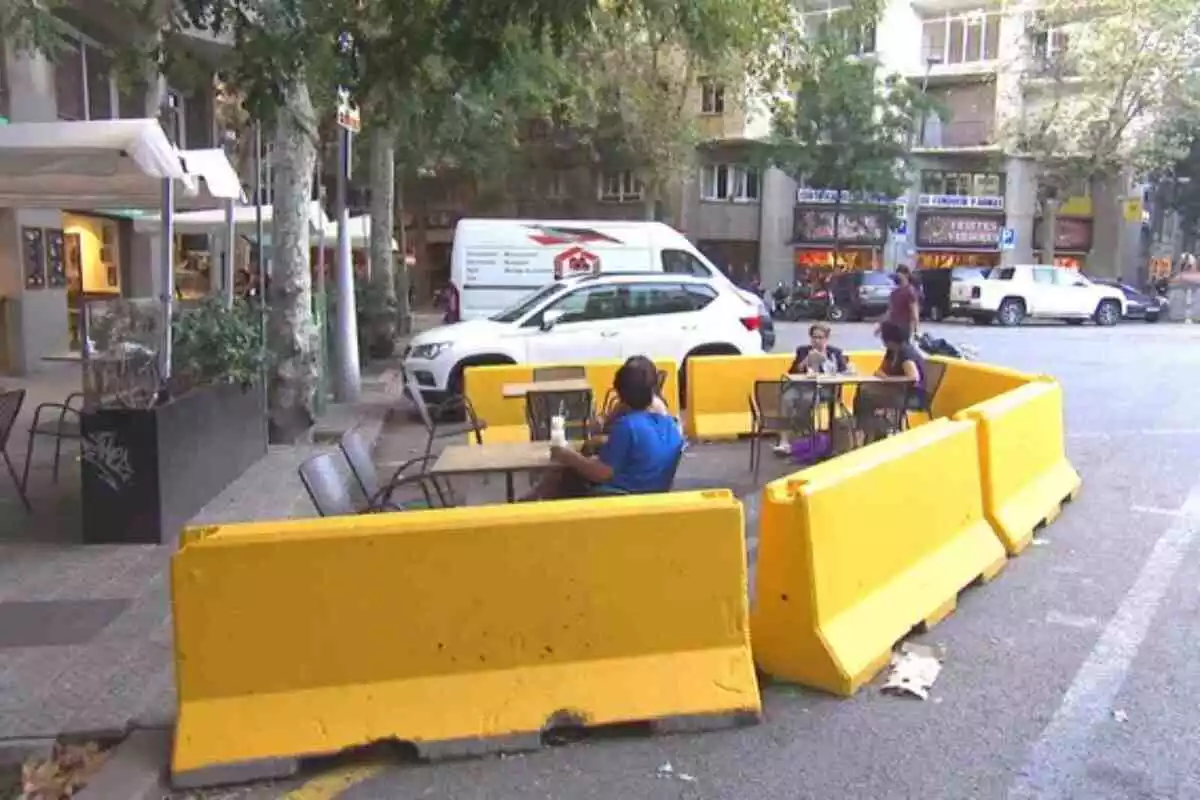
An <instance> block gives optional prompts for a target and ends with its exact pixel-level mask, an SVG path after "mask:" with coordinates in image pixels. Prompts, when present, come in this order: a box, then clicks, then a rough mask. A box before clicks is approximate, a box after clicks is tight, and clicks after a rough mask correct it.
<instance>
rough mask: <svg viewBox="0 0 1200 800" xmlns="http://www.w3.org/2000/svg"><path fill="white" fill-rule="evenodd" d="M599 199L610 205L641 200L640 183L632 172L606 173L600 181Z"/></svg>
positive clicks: (626, 170)
mask: <svg viewBox="0 0 1200 800" xmlns="http://www.w3.org/2000/svg"><path fill="white" fill-rule="evenodd" d="M600 199H601V200H604V201H607V202H611V203H628V202H632V201H634V200H641V199H642V182H641V181H640V180H638V178H637V175H635V174H634V172H633V171H632V170H628V169H624V170H620V171H618V172H606V173H605V174H604V175H603V176H602V177H601V179H600Z"/></svg>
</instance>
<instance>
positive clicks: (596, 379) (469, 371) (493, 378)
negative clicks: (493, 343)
mask: <svg viewBox="0 0 1200 800" xmlns="http://www.w3.org/2000/svg"><path fill="white" fill-rule="evenodd" d="M652 360H653V361H654V364H655V366H657V367H658V368H659V369H660V370H662V371H663V372H665V373H666V374H667V379H666V382H665V383H664V384H663V399H664V400H666V402H667V407H668V408H670V409H671V411H672V412H673V413H676V414H678V413H679V367H678V365H677V364H676V363H675V362H674V361H672V360H670V359H667V358H656V359H652ZM624 363H625V360H624V359H604V360H598V361H580V362H572V364H571V365H577V366H581V367H583V368H584V369H585V370H586V373H587V381H588V383H589V384H590V385H591V387H592V398H593V403H594V404H595V405H596V406H597V410H599V406H600V404H601V403H603V402H604V398H605V396H606V395H607V394H608V390H609V389H611V388H612V384H613V378H614V377H615V376H616V374H617V369H618V368H619V367H620V366H621V365H622V364H624ZM561 366H569V365H568V364H566V363H563V364H503V365H497V366H481V367H467V368H466V369H465V370H464V371H463V392H464V393H465V394H466V396H467V397H468V398H469V399H470V401H471V404H472V406H474V408H475V413H476V414H478V415H479V417H480V418H481V419H483V420H486V421H487V424H488V427H487V429H486V430H485V431H484V432H483V441H484V443H485V444H490V443H494V442H527V441H529V427H528V425H527V424H526V422H525V399H524V398H523V397H505V396H504V385H505V384H508V383H528V382H530V381H532V380H533V370H534V369H535V368H539V367H561ZM470 441H471V442H474V441H475V439H474V438H473V437H470Z"/></svg>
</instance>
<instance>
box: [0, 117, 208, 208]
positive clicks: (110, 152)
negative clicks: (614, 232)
mask: <svg viewBox="0 0 1200 800" xmlns="http://www.w3.org/2000/svg"><path fill="white" fill-rule="evenodd" d="M164 178H173V179H175V180H177V181H179V182H180V184H181V186H180V189H181V191H180V192H179V195H180V197H181V198H187V197H194V196H195V195H196V194H197V193H198V187H197V185H196V181H195V179H194V178H192V177H191V176H189V175H188V174H187V172H186V171H185V170H184V167H183V164H182V163H181V162H180V158H179V151H178V150H176V149H175V148H174V147H173V146H172V145H171V143H170V142H169V141H167V137H166V135H165V134H164V133H163V131H162V128H161V127H159V124H158V122H157V121H156V120H152V119H120V120H96V121H92V122H21V123H14V124H9V125H2V126H0V207H16V208H56V209H57V208H67V209H80V210H85V209H96V210H99V209H106V208H120V209H129V208H161V206H162V180H163V179H164Z"/></svg>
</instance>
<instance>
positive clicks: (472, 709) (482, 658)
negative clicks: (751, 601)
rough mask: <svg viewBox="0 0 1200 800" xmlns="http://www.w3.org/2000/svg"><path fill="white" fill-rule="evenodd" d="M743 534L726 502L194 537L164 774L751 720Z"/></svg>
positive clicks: (332, 521)
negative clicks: (641, 724) (571, 732)
mask: <svg viewBox="0 0 1200 800" xmlns="http://www.w3.org/2000/svg"><path fill="white" fill-rule="evenodd" d="M742 526H743V518H742V506H741V504H740V503H739V502H738V501H737V500H736V499H735V498H734V497H733V495H732V494H731V493H729V492H728V491H724V490H720V491H706V492H686V493H675V494H666V495H645V496H636V497H621V498H608V499H599V500H573V501H562V502H548V503H536V504H521V505H503V506H484V507H478V508H455V509H445V510H436V511H419V512H404V513H396V514H378V515H369V516H357V517H328V518H322V519H311V520H296V521H279V522H271V523H255V524H241V525H227V526H218V527H214V528H208V529H203V530H194V531H192V532H190V533H189V535H188V536H187V537H186V539H185V542H184V544H183V546H182V547H181V549H180V550H179V552H178V553H177V554H176V555H175V557H174V559H173V563H172V569H171V589H172V602H173V608H174V621H175V650H176V679H177V687H178V711H179V713H178V720H177V727H176V732H175V742H174V752H173V756H172V771H173V773H174V775H175V776H176V780H177V782H179V783H190V784H191V785H196V784H200V783H203V782H204V781H203V776H204V775H205V774H206V773H207V774H212V773H213V772H214V771H217V772H219V771H220V770H221V769H222V768H226V767H229V766H230V765H239V764H253V763H255V762H261V761H271V760H273V759H287V758H295V757H298V756H307V755H313V754H321V753H332V752H336V751H339V750H342V749H344V748H349V747H354V746H358V745H365V744H368V743H370V742H374V741H379V740H385V739H397V740H402V741H409V742H413V743H415V744H416V745H417V747H418V750H419V751H421V752H422V753H426V754H427V753H428V752H429V748H435V747H436V746H437V745H439V744H444V745H447V746H451V747H452V746H454V744H455V743H460V744H461V743H464V742H476V741H480V740H482V741H484V742H485V743H486V741H487V740H490V739H492V738H493V737H508V736H513V735H520V734H530V735H532V736H533V737H534V738H535V740H536V737H537V734H538V732H540V731H541V730H542V729H543V728H544V727H546V726H547V725H551V724H554V723H556V722H560V723H561V722H570V723H573V724H580V725H603V724H610V723H621V722H631V721H654V720H668V721H670V720H672V719H693V720H694V719H695V718H696V717H697V716H699V717H700V718H701V719H705V718H719V717H721V716H722V715H736V716H737V717H738V718H739V719H741V718H744V717H746V716H750V717H757V715H758V714H759V713H760V710H761V705H760V698H759V692H758V685H757V683H756V679H755V673H754V665H753V660H752V657H751V654H750V640H749V625H748V620H747V600H746V560H745V559H746V556H745V546H744V533H743V527H742Z"/></svg>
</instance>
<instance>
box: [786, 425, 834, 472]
mask: <svg viewBox="0 0 1200 800" xmlns="http://www.w3.org/2000/svg"><path fill="white" fill-rule="evenodd" d="M829 445H830V442H829V434H827V433H818V434H817V435H816V436H800V437H797V438H795V439H793V440H792V463H794V464H804V465H809V464H815V463H816V462H817V461H820V460H821V459H822V458H824V457H825V456H827V455H829Z"/></svg>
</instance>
